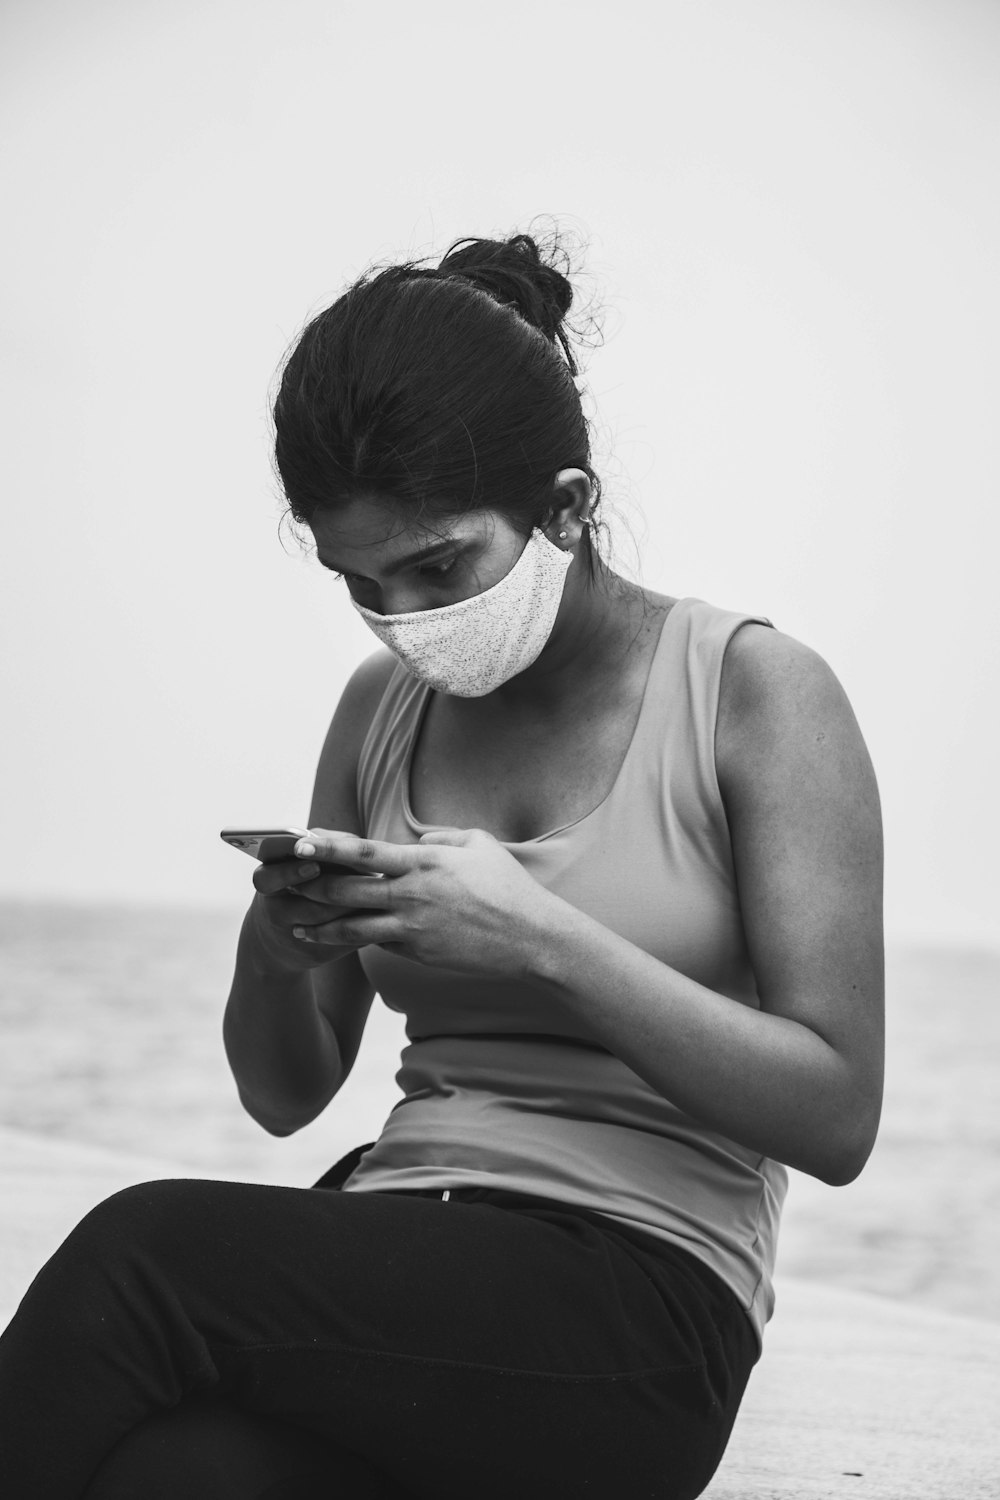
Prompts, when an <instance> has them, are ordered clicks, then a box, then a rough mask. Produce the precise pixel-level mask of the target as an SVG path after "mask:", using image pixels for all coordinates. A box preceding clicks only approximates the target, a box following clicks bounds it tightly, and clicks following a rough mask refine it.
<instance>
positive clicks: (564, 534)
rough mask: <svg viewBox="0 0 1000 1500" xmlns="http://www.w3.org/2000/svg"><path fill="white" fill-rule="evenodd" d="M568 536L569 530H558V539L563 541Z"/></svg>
mask: <svg viewBox="0 0 1000 1500" xmlns="http://www.w3.org/2000/svg"><path fill="white" fill-rule="evenodd" d="M568 536H569V532H568V531H560V533H559V540H560V541H561V542H564V541H565V540H566V538H567V537H568Z"/></svg>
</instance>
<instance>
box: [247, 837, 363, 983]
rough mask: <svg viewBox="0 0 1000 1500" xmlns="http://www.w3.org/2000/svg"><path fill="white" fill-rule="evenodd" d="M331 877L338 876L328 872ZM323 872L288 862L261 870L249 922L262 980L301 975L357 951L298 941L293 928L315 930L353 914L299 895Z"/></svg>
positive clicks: (295, 861)
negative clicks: (305, 886) (268, 976)
mask: <svg viewBox="0 0 1000 1500" xmlns="http://www.w3.org/2000/svg"><path fill="white" fill-rule="evenodd" d="M322 868H323V871H324V873H326V874H330V873H331V872H332V873H343V874H351V875H353V874H356V873H357V872H356V871H354V870H347V869H344V870H343V871H342V872H338V871H337V870H335V869H334V867H333V866H323V867H322ZM319 873H320V866H319V865H318V864H313V863H304V862H303V861H302V860H300V859H282V860H274V861H273V862H268V863H267V864H259V865H258V866H257V868H256V870H255V871H254V874H253V883H254V887H255V889H256V892H257V894H256V896H255V897H254V901H253V905H252V906H251V908H250V912H249V917H250V923H251V926H252V929H253V933H254V936H255V938H256V947H257V950H258V951H257V952H256V953H255V954H254V955H253V963H254V967H255V968H256V969H257V970H258V972H260V973H262V974H270V975H280V974H289V973H292V974H300V973H303V972H305V971H306V970H307V969H315V968H318V967H319V966H320V965H321V964H327V963H330V962H331V961H333V960H334V959H338V958H344V957H345V956H346V955H347V954H348V953H354V952H356V951H357V945H356V944H339V943H338V944H336V945H334V944H330V943H305V942H302V941H301V940H300V939H299V938H296V937H293V936H292V928H293V927H313V926H317V925H319V924H321V923H323V922H331V921H333V920H334V918H336V917H343V916H346V915H347V913H348V912H349V911H351V910H353V908H351V907H346V906H330V905H327V904H325V903H321V902H318V901H316V900H315V899H310V898H307V897H306V896H305V895H300V894H299V893H298V887H299V886H303V885H305V884H306V883H307V882H308V881H310V880H315V878H316V876H317V875H318V874H319Z"/></svg>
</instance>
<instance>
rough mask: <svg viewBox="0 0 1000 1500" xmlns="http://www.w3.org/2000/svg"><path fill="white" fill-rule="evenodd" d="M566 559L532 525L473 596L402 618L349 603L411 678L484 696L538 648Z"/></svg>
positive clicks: (548, 629)
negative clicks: (493, 579)
mask: <svg viewBox="0 0 1000 1500" xmlns="http://www.w3.org/2000/svg"><path fill="white" fill-rule="evenodd" d="M572 561H573V554H572V553H571V552H564V551H563V549H562V548H561V547H556V546H555V545H554V544H553V543H552V542H550V541H549V539H548V537H547V536H546V535H545V533H544V532H543V531H539V530H538V529H537V527H536V529H535V530H534V531H532V533H531V535H530V536H529V538H528V540H527V542H526V543H525V545H524V551H523V552H522V553H521V556H520V557H519V558H518V559H517V562H516V563H515V564H514V566H513V567H512V568H511V570H510V572H509V573H506V574H505V575H504V576H503V578H501V580H500V582H499V583H495V584H494V585H493V587H492V588H489V589H485V590H484V591H483V593H481V594H473V596H472V598H471V599H459V601H458V603H457V604H445V605H443V606H442V607H441V608H440V609H414V610H410V611H408V612H407V613H406V614H401V615H379V614H376V613H375V611H374V610H371V609H365V607H364V605H363V604H358V603H357V601H356V600H354V599H352V600H351V603H352V604H353V605H354V608H355V609H356V610H357V612H358V614H359V615H360V616H361V618H362V619H363V620H364V622H365V624H366V625H368V626H370V627H371V629H372V630H373V631H374V632H375V634H376V635H377V636H378V638H379V640H380V641H381V642H382V643H383V645H386V646H388V648H389V650H390V651H391V652H392V653H393V655H394V656H396V657H398V658H399V660H400V661H401V662H402V664H403V666H404V667H405V668H406V670H407V671H408V672H409V673H411V674H412V676H414V677H418V678H419V679H420V680H421V682H426V683H427V684H428V685H429V686H430V687H432V688H435V689H436V690H437V691H438V692H439V693H453V694H454V695H455V696H456V697H458V698H482V697H483V696H484V695H485V694H486V693H492V691H493V689H494V688H498V687H499V686H500V684H501V683H503V682H508V681H509V680H510V678H511V677H516V676H517V674H518V673H519V672H523V671H524V670H525V668H526V667H530V666H531V663H532V662H533V661H534V660H535V658H536V657H537V656H539V654H540V653H541V650H542V647H543V646H544V645H545V642H546V641H547V640H548V638H549V636H550V635H551V634H552V627H553V625H554V624H555V621H556V614H557V613H558V610H559V602H560V600H561V599H562V595H563V589H564V587H565V584H566V572H567V569H568V568H569V566H570V563H571V562H572Z"/></svg>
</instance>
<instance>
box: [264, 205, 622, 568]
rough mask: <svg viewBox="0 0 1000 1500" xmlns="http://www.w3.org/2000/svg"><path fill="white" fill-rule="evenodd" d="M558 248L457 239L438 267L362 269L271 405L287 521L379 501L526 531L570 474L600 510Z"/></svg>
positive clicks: (310, 330)
mask: <svg viewBox="0 0 1000 1500" xmlns="http://www.w3.org/2000/svg"><path fill="white" fill-rule="evenodd" d="M559 253H560V252H559V249H558V246H556V247H555V248H554V250H553V251H552V252H551V253H550V256H549V258H543V255H542V253H541V252H540V250H539V246H538V244H537V243H536V242H535V240H534V239H532V238H531V236H530V235H527V234H515V235H514V236H512V237H511V238H510V239H508V240H487V239H462V240H457V241H455V243H454V244H453V245H452V246H451V248H450V249H449V250H448V252H447V254H446V255H445V256H444V259H443V260H442V261H441V263H440V265H438V266H437V267H436V268H432V267H429V266H427V265H426V264H423V263H421V262H406V263H404V264H402V265H395V266H388V267H384V268H383V269H381V270H377V271H376V270H370V271H368V272H366V273H365V274H364V275H362V276H361V277H360V278H359V279H358V280H357V281H356V282H355V283H354V284H353V285H352V286H351V287H350V288H349V289H348V290H347V291H346V292H345V293H344V294H343V295H342V296H341V297H339V298H338V299H337V301H336V302H334V303H333V305H332V306H331V307H328V308H327V309H326V310H325V311H324V312H321V313H320V314H319V315H318V317H315V318H314V319H313V320H312V322H311V323H309V324H308V325H307V327H306V329H305V331H304V332H303V333H302V335H301V337H300V338H299V340H298V342H297V343H296V344H295V346H294V348H293V349H292V351H291V353H290V355H289V356H288V359H287V361H286V363H285V366H284V370H283V372H282V375H281V382H280V386H279V389H278V394H277V398H276V400H275V402H274V427H275V462H276V465H277V470H278V474H279V476H280V478H281V483H282V486H283V488H284V491H285V495H286V497H287V500H288V505H289V509H290V511H291V514H292V516H293V517H294V518H295V520H296V521H298V522H301V523H306V524H308V522H309V521H310V519H311V518H312V517H313V516H314V515H315V514H316V513H317V512H318V511H326V510H329V509H331V508H334V507H336V506H338V505H341V504H344V503H347V502H350V501H353V500H356V499H364V498H366V497H374V496H377V497H378V498H379V499H383V500H388V501H390V502H391V503H393V504H395V505H396V506H398V507H399V509H400V510H401V511H402V512H403V513H404V514H405V515H407V516H409V517H412V518H416V517H420V518H424V517H427V516H428V515H430V516H435V515H443V514H449V513H450V514H454V513H456V512H465V511H470V510H497V511H502V512H504V513H505V514H506V515H507V516H508V517H509V518H510V519H511V521H512V522H513V523H514V524H515V525H517V526H518V527H519V529H521V530H522V531H523V533H524V534H525V535H527V533H528V532H529V531H530V529H531V527H532V526H534V525H539V524H541V523H542V521H543V519H544V518H545V517H546V516H547V515H548V512H549V510H550V508H551V486H552V483H553V480H554V479H555V476H556V474H557V473H558V471H559V470H560V469H564V468H579V469H583V470H584V471H585V472H586V473H587V474H589V475H590V477H591V479H592V481H593V483H594V487H595V502H596V499H599V497H600V481H599V480H598V478H597V475H596V474H595V473H594V471H593V469H592V468H591V464H590V439H589V431H588V425H587V421H586V418H585V416H584V413H583V410H582V407H581V402H580V394H579V392H578V390H577V387H576V384H575V381H574V377H575V376H576V375H577V374H578V373H579V371H578V365H577V362H576V360H575V358H574V355H573V350H572V347H571V344H570V341H569V338H568V335H567V329H566V317H567V314H568V312H569V310H570V306H571V304H572V301H573V288H572V286H571V285H570V282H569V280H568V279H567V276H566V275H565V274H563V272H564V270H568V269H569V268H568V264H567V263H566V261H565V257H563V261H564V264H563V269H562V270H560V269H559V268H558V267H557V265H556V264H554V263H553V262H554V260H555V259H556V258H557V256H558V255H559ZM588 543H589V534H588ZM591 563H592V564H593V556H592V555H591Z"/></svg>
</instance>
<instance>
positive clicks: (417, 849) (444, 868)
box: [295, 828, 558, 978]
mask: <svg viewBox="0 0 1000 1500" xmlns="http://www.w3.org/2000/svg"><path fill="white" fill-rule="evenodd" d="M295 853H296V855H297V856H298V857H299V858H302V859H306V860H309V861H310V862H311V863H316V862H319V863H321V864H322V863H328V864H338V865H348V866H349V867H350V868H351V869H353V870H357V871H358V872H359V873H358V874H357V875H345V874H342V873H341V874H333V873H331V874H324V873H321V874H319V875H318V876H317V877H316V878H315V879H313V880H311V881H308V882H306V883H305V884H304V885H300V886H298V887H297V891H296V894H297V895H298V896H304V897H306V898H308V899H311V900H313V901H316V902H319V903H322V904H324V905H336V906H350V907H356V908H357V910H355V911H351V912H350V913H349V914H347V915H346V916H342V917H337V918H335V919H334V920H333V921H327V922H320V923H317V924H316V925H315V926H309V925H304V926H302V927H300V928H299V927H297V928H296V929H295V936H296V937H298V938H300V939H301V940H303V941H306V942H317V943H328V944H340V943H347V944H351V945H354V944H357V945H363V944H367V943H377V944H379V946H380V947H383V948H386V949H388V950H389V951H390V952H392V953H400V954H402V955H403V956H404V957H406V958H411V959H415V960H416V961H417V962H418V963H422V964H429V965H432V966H435V967H440V968H444V969H454V970H457V971H459V972H461V973H467V974H489V975H493V976H496V977H500V976H506V977H508V978H524V977H526V975H527V974H528V973H529V972H530V970H531V958H532V953H533V952H534V951H535V949H536V948H537V946H538V944H539V943H540V942H541V941H543V940H544V934H545V931H546V925H545V916H544V913H545V911H547V909H548V906H549V905H550V904H551V903H553V902H557V901H558V898H557V897H555V896H553V895H552V894H551V892H550V891H548V890H546V889H545V887H544V886H541V885H539V884H538V882H537V881H536V880H533V879H532V877H531V876H530V875H528V874H527V873H526V871H525V870H524V869H522V867H521V865H519V864H518V862H517V860H516V859H515V858H514V856H513V855H512V854H510V853H509V852H508V850H506V849H505V848H504V847H503V845H502V844H500V843H498V841H497V840H496V839H495V838H494V837H493V835H492V834H489V833H484V832H483V830H482V829H479V828H469V829H461V828H447V829H440V830H438V831H436V832H434V833H425V834H424V836H423V837H422V838H421V840H420V842H419V843H417V844H388V843H382V842H380V841H378V840H375V839H364V838H358V837H357V836H356V835H355V834H351V833H335V832H330V831H329V830H327V829H310V831H309V837H308V838H307V839H300V840H299V843H298V845H297V846H296V850H295ZM373 876H380V877H381V878H380V879H373V878H372V877H373ZM550 920H551V918H550Z"/></svg>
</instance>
